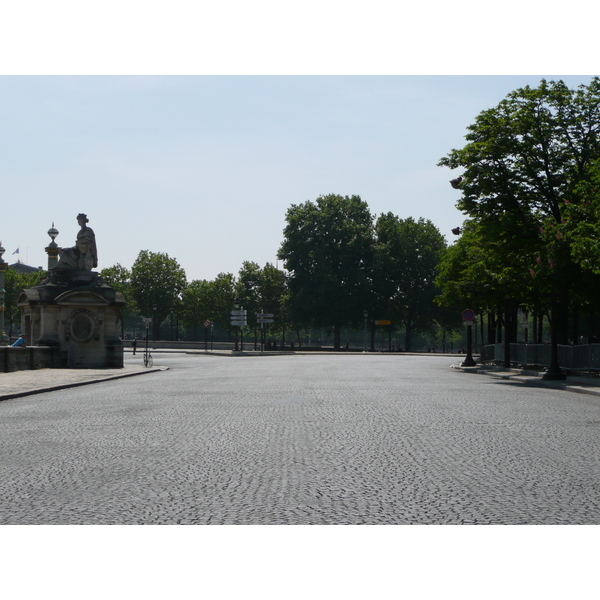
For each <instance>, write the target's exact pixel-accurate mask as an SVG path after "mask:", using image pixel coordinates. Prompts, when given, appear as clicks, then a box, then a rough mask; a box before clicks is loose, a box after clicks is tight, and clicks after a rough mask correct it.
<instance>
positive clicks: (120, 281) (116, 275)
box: [100, 263, 140, 336]
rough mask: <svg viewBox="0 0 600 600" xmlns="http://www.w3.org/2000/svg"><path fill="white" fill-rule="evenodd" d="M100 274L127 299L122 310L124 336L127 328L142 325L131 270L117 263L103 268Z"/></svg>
mask: <svg viewBox="0 0 600 600" xmlns="http://www.w3.org/2000/svg"><path fill="white" fill-rule="evenodd" d="M100 276H101V277H102V279H103V280H104V281H105V283H107V284H108V285H110V286H111V287H112V288H114V289H115V290H116V291H117V292H120V293H121V294H122V295H123V298H124V299H125V306H124V307H123V309H122V310H121V328H122V333H121V335H122V336H124V332H123V330H124V329H125V328H127V329H129V328H131V329H135V328H137V327H139V325H140V316H139V312H138V308H137V304H136V301H135V298H134V295H133V289H132V287H131V271H130V270H129V269H127V268H125V267H123V266H122V265H121V264H119V263H117V264H115V265H113V266H112V267H108V268H106V269H102V270H101V271H100Z"/></svg>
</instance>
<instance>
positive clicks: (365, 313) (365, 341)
mask: <svg viewBox="0 0 600 600" xmlns="http://www.w3.org/2000/svg"><path fill="white" fill-rule="evenodd" d="M363 316H364V317H365V338H364V344H363V352H366V351H367V320H368V318H369V313H368V312H367V311H366V310H365V312H364V315H363Z"/></svg>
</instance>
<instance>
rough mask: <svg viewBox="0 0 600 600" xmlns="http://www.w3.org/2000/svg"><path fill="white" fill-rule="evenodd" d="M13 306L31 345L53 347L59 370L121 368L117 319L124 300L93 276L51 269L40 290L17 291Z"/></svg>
mask: <svg viewBox="0 0 600 600" xmlns="http://www.w3.org/2000/svg"><path fill="white" fill-rule="evenodd" d="M18 304H19V306H20V307H21V311H22V312H21V315H22V317H21V318H22V330H23V333H25V334H26V335H27V337H28V339H29V340H30V344H34V345H39V346H52V347H55V348H56V350H57V352H58V357H59V358H58V364H59V365H60V366H62V367H70V368H87V369H90V368H91V369H93V368H109V367H110V368H119V367H122V366H123V342H122V340H121V338H120V337H119V320H120V314H121V308H122V307H123V306H125V300H124V298H123V296H122V295H121V294H120V293H119V292H116V291H115V290H114V289H113V288H112V287H110V286H109V285H106V284H105V283H104V282H103V281H102V279H101V278H100V276H99V275H98V273H95V272H92V271H80V270H69V271H67V270H65V271H60V270H55V269H52V270H51V271H50V276H49V277H48V278H47V279H46V280H44V281H43V282H42V283H41V284H40V285H39V286H36V287H34V288H30V289H27V290H23V291H22V292H21V294H20V296H19V298H18Z"/></svg>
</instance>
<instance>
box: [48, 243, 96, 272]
mask: <svg viewBox="0 0 600 600" xmlns="http://www.w3.org/2000/svg"><path fill="white" fill-rule="evenodd" d="M93 268H94V256H93V255H92V251H91V244H90V239H89V237H87V236H86V235H81V236H78V237H77V242H76V243H75V246H73V247H72V248H65V249H63V250H61V251H60V252H59V259H58V263H57V265H56V267H55V269H57V270H61V271H62V270H65V271H66V270H76V271H91V270H92V269H93Z"/></svg>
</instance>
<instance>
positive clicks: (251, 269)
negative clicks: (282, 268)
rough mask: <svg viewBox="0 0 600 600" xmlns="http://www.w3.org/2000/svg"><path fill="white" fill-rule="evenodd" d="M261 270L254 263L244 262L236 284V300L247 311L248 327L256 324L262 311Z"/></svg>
mask: <svg viewBox="0 0 600 600" xmlns="http://www.w3.org/2000/svg"><path fill="white" fill-rule="evenodd" d="M260 284H261V268H260V267H259V265H258V264H257V263H255V262H252V261H247V260H246V261H244V262H243V264H242V268H241V269H240V271H239V273H238V277H237V279H236V282H235V296H236V300H237V301H238V302H239V304H240V305H241V306H243V307H244V309H245V310H246V311H247V316H248V326H249V327H251V328H252V327H254V325H255V324H256V313H257V312H260V310H261V296H260Z"/></svg>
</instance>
